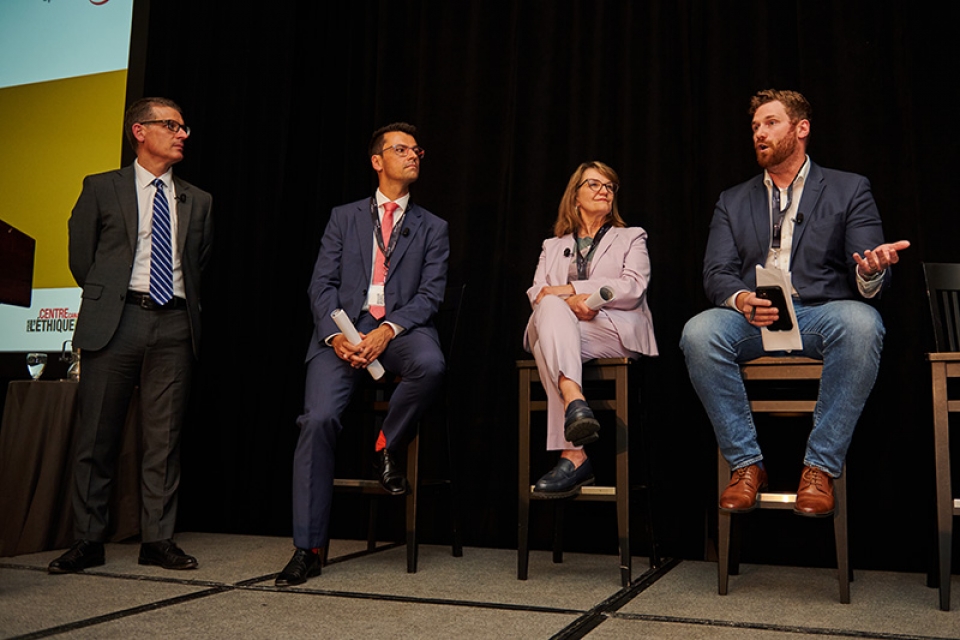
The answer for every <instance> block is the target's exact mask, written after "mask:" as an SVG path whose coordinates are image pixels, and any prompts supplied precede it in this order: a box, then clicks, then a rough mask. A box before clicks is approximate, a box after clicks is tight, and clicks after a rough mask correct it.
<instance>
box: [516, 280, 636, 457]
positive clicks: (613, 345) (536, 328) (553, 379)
mask: <svg viewBox="0 0 960 640" xmlns="http://www.w3.org/2000/svg"><path fill="white" fill-rule="evenodd" d="M527 337H528V340H529V344H530V349H531V351H532V353H533V357H534V359H535V360H536V362H537V371H538V372H539V373H540V380H541V382H542V384H543V388H544V389H545V390H546V392H547V450H548V451H559V450H563V449H578V448H580V447H575V446H573V445H572V444H571V443H570V442H568V441H567V440H566V438H564V437H563V421H564V410H563V397H562V396H561V395H560V387H559V380H560V374H563V375H564V376H566V377H567V378H570V379H571V380H573V381H574V382H576V383H577V384H578V385H580V386H581V387H582V386H583V374H582V372H583V363H584V362H586V361H587V360H592V359H594V358H623V357H629V358H636V357H639V354H637V353H634V352H633V351H630V350H629V349H627V348H626V347H624V346H623V344H622V343H621V342H620V336H619V334H617V329H616V327H615V326H614V324H613V322H611V321H610V318H609V316H607V315H606V313H604V312H603V310H601V311H600V313H599V314H597V317H595V318H594V319H593V320H590V321H589V322H583V321H581V320H579V319H577V316H575V315H574V313H573V311H572V310H571V309H570V306H569V305H568V304H567V302H566V300H564V299H563V298H560V297H558V296H553V295H548V296H544V297H543V299H542V300H540V302H539V303H537V304H536V305H535V306H534V308H533V315H531V316H530V322H529V324H528V325H527Z"/></svg>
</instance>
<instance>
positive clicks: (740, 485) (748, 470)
mask: <svg viewBox="0 0 960 640" xmlns="http://www.w3.org/2000/svg"><path fill="white" fill-rule="evenodd" d="M766 486H767V472H766V471H765V470H764V469H763V468H761V467H760V465H756V464H752V465H750V466H749V467H742V468H740V469H736V470H735V471H734V472H733V474H732V475H731V476H730V484H728V485H727V488H726V489H724V490H723V493H722V494H720V510H721V511H729V512H730V513H746V512H748V511H753V510H754V509H756V508H757V492H758V491H760V489H763V488H765V487H766Z"/></svg>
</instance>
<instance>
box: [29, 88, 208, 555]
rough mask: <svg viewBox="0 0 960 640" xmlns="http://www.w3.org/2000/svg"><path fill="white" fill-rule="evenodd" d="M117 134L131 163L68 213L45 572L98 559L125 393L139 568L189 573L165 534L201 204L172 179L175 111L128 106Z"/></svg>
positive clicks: (178, 142) (194, 351) (195, 290)
mask: <svg viewBox="0 0 960 640" xmlns="http://www.w3.org/2000/svg"><path fill="white" fill-rule="evenodd" d="M124 130H125V133H126V136H127V139H128V140H129V142H130V144H131V146H132V147H133V148H134V151H136V154H137V159H136V161H135V162H134V163H133V164H132V165H130V166H128V167H124V168H122V169H119V170H115V171H108V172H106V173H101V174H97V175H92V176H87V177H86V178H85V179H84V181H83V191H82V192H81V193H80V197H79V198H78V199H77V204H76V206H74V208H73V212H72V214H71V216H70V223H69V228H70V271H71V272H72V273H73V277H74V279H76V281H77V284H79V285H80V286H81V287H83V299H82V304H81V305H80V315H79V317H78V318H77V328H76V331H75V332H74V335H73V344H74V346H75V347H79V348H80V349H81V350H82V351H83V374H82V375H81V376H80V388H79V390H78V391H79V400H78V411H77V434H76V442H75V445H74V452H73V455H74V465H73V467H74V469H73V473H74V493H73V514H74V515H73V520H74V523H73V528H74V536H75V540H76V541H75V542H74V544H73V546H72V547H71V548H70V550H69V551H67V552H66V553H64V554H63V555H62V556H60V557H59V558H57V559H55V560H54V561H53V562H51V563H50V565H49V567H48V570H49V572H50V573H73V572H75V571H80V570H82V569H86V568H89V567H93V566H98V565H102V564H103V563H104V549H103V542H104V538H105V536H106V531H107V524H108V523H107V517H108V513H109V512H108V501H109V498H110V491H111V485H112V480H113V474H114V470H115V468H116V460H117V454H118V449H119V444H120V436H121V431H122V430H123V425H124V421H125V418H126V415H127V408H128V406H129V404H130V399H131V397H132V395H133V389H134V387H135V386H139V387H140V420H139V424H140V427H141V433H142V438H143V448H144V451H143V459H142V463H141V472H142V473H141V475H142V479H141V485H142V488H141V489H142V490H141V502H142V509H141V523H140V537H141V540H142V544H141V546H140V557H139V562H140V564H154V565H159V566H161V567H163V568H165V569H193V568H195V567H196V566H197V560H196V558H194V557H192V556H188V555H187V554H185V553H184V552H183V551H182V550H181V549H180V548H179V547H178V546H177V545H176V544H175V543H174V542H173V540H172V537H173V532H174V524H175V520H176V514H177V489H178V486H179V483H180V431H181V426H182V421H183V414H184V411H185V409H186V404H187V397H188V395H189V392H190V379H191V378H190V375H191V368H192V366H193V362H194V360H195V359H196V358H197V356H198V355H199V345H200V273H201V270H202V269H203V267H204V266H205V265H206V263H207V261H208V260H209V257H210V250H211V246H212V244H211V243H212V240H213V237H212V236H213V217H212V216H211V213H210V207H211V202H212V199H211V197H210V194H209V193H206V192H205V191H202V190H200V189H198V188H196V187H194V186H193V185H191V184H189V183H188V182H185V181H183V180H181V179H179V178H177V177H175V176H174V175H173V165H174V164H176V163H178V162H180V160H181V159H183V148H184V144H185V142H186V139H187V137H188V136H189V135H190V129H189V127H187V126H185V125H184V123H183V116H182V115H181V111H180V107H178V106H177V105H176V103H174V102H173V101H172V100H168V99H166V98H144V99H142V100H138V101H137V102H135V103H133V104H132V105H130V107H129V108H128V109H127V112H126V115H125V117H124ZM158 207H159V208H160V210H161V211H162V212H161V213H158ZM163 212H165V213H163ZM160 218H162V219H163V221H164V222H161V220H160ZM160 229H163V230H165V233H164V232H161V231H160ZM158 243H159V244H162V245H164V246H165V247H166V248H167V249H168V252H164V251H162V250H158ZM164 256H165V261H164V259H163V257H164ZM159 274H166V279H164V278H162V277H160V275H159Z"/></svg>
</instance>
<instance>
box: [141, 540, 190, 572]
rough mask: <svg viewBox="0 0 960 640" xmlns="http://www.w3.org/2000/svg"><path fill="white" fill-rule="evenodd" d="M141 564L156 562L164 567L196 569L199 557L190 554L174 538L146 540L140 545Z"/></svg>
mask: <svg viewBox="0 0 960 640" xmlns="http://www.w3.org/2000/svg"><path fill="white" fill-rule="evenodd" d="M138 562H139V563H140V564H155V565H157V566H160V567H163V568H164V569H196V568H197V559H196V558H194V557H193V556H188V555H187V554H185V553H184V552H183V550H182V549H180V547H178V546H177V545H176V543H174V541H173V540H158V541H156V542H144V543H143V544H141V545H140V559H139V560H138Z"/></svg>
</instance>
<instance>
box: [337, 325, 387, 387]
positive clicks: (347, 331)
mask: <svg viewBox="0 0 960 640" xmlns="http://www.w3.org/2000/svg"><path fill="white" fill-rule="evenodd" d="M330 317H331V318H333V321H334V322H335V323H336V324H337V327H338V328H339V329H340V333H342V334H343V337H344V338H346V339H347V340H348V341H349V342H350V344H359V343H360V334H359V333H357V328H356V327H354V326H353V323H352V322H350V318H349V317H348V316H347V314H346V313H345V312H344V310H343V309H337V310H336V311H334V312H333V313H331V314H330ZM367 371H369V372H370V375H371V376H372V377H373V379H374V380H379V379H380V378H382V377H383V374H384V373H385V371H384V370H383V365H382V364H380V361H379V360H374V361H373V362H371V363H370V364H368V365H367Z"/></svg>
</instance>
